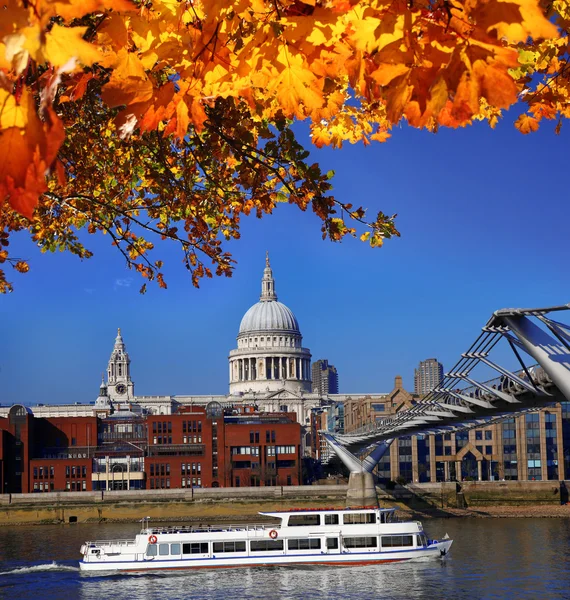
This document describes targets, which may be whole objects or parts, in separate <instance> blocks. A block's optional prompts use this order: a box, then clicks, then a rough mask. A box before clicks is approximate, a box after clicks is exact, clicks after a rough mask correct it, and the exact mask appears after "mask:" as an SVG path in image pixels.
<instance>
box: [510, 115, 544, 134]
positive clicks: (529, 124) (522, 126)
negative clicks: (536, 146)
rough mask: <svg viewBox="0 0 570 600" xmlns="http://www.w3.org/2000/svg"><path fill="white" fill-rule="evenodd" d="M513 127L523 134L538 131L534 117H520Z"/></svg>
mask: <svg viewBox="0 0 570 600" xmlns="http://www.w3.org/2000/svg"><path fill="white" fill-rule="evenodd" d="M515 127H516V128H517V129H518V130H519V131H520V132H521V133H524V134H527V133H531V132H532V131H537V130H538V121H537V120H536V119H535V118H534V117H529V116H528V115H521V116H520V117H519V118H518V119H517V120H516V122H515Z"/></svg>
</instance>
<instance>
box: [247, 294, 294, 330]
mask: <svg viewBox="0 0 570 600" xmlns="http://www.w3.org/2000/svg"><path fill="white" fill-rule="evenodd" d="M275 330H279V331H288V332H295V333H300V332H299V323H298V322H297V319H296V318H295V315H294V314H293V313H292V312H291V310H290V309H289V308H287V307H286V306H285V305H284V304H281V302H277V300H271V301H267V300H266V301H261V302H258V303H257V304H254V305H253V306H252V307H251V308H250V309H249V310H248V311H247V312H246V313H245V315H244V316H243V319H242V320H241V323H240V326H239V332H240V334H242V333H249V332H254V331H275Z"/></svg>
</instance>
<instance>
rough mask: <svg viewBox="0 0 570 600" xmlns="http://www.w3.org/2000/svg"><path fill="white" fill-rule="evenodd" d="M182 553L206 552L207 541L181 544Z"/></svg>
mask: <svg viewBox="0 0 570 600" xmlns="http://www.w3.org/2000/svg"><path fill="white" fill-rule="evenodd" d="M182 554H208V542H197V543H194V544H182Z"/></svg>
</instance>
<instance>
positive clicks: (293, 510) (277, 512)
mask: <svg viewBox="0 0 570 600" xmlns="http://www.w3.org/2000/svg"><path fill="white" fill-rule="evenodd" d="M363 510H369V511H372V510H378V511H381V512H394V511H396V510H397V508H395V507H394V508H380V507H378V506H351V507H334V506H331V507H324V508H288V509H286V510H272V511H271V512H265V511H264V512H261V511H260V512H259V514H260V515H266V516H271V515H286V514H295V515H298V514H299V513H314V512H354V511H358V512H362V511H363Z"/></svg>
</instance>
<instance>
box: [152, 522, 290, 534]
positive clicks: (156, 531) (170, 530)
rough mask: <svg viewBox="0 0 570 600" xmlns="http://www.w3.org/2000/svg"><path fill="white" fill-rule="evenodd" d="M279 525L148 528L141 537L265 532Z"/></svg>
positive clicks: (252, 524)
mask: <svg viewBox="0 0 570 600" xmlns="http://www.w3.org/2000/svg"><path fill="white" fill-rule="evenodd" d="M280 527H281V525H278V524H271V523H249V524H240V525H225V524H224V525H198V526H190V527H148V528H146V529H143V530H142V531H141V535H160V534H162V535H165V534H174V533H223V532H230V531H265V530H266V529H279V528H280Z"/></svg>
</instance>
